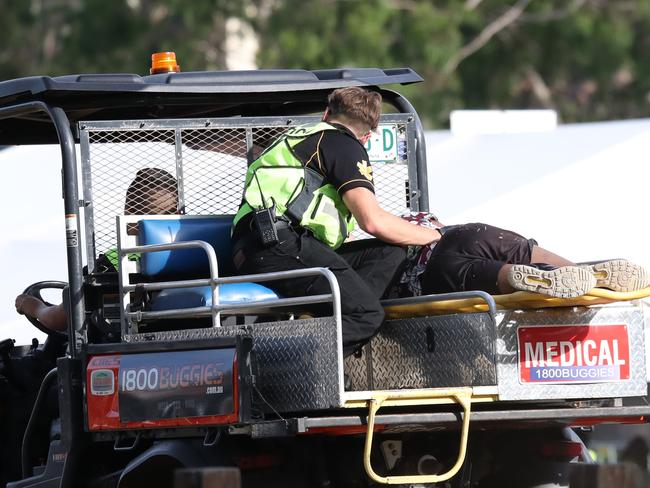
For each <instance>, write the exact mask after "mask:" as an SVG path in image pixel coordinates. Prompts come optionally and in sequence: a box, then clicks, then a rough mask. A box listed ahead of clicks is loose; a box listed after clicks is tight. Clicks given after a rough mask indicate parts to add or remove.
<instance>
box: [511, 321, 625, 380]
mask: <svg viewBox="0 0 650 488" xmlns="http://www.w3.org/2000/svg"><path fill="white" fill-rule="evenodd" d="M517 339H518V343H519V344H518V345H519V348H518V350H519V381H520V382H522V383H602V382H610V381H622V380H627V379H629V378H630V347H629V341H628V334H627V326H625V325H570V326H564V325H562V326H544V327H537V326H533V327H519V329H517Z"/></svg>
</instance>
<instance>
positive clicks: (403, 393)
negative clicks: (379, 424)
mask: <svg viewBox="0 0 650 488" xmlns="http://www.w3.org/2000/svg"><path fill="white" fill-rule="evenodd" d="M365 393H367V394H368V395H367V398H365V399H354V400H349V401H346V403H345V406H346V407H350V408H354V407H359V406H362V405H363V406H367V407H368V426H367V431H366V442H365V447H364V451H363V465H364V468H365V469H366V473H367V474H368V476H369V477H370V478H371V479H372V480H373V481H375V482H377V483H383V484H387V485H396V484H415V483H439V482H441V481H446V480H448V479H450V478H451V477H453V476H454V475H455V474H456V473H458V471H459V470H460V468H461V466H462V465H463V463H464V462H465V454H466V452H467V440H468V438H469V420H470V411H471V404H472V403H473V402H485V401H494V400H495V399H496V396H495V395H483V396H481V395H478V396H474V393H473V389H472V388H469V387H468V388H435V389H419V390H393V391H369V392H365ZM448 403H455V404H459V405H460V406H461V407H462V408H463V422H462V427H461V432H460V448H459V451H458V458H457V460H456V463H455V464H454V466H453V467H452V468H451V469H450V470H449V471H447V472H446V473H442V474H434V475H403V476H379V475H378V474H377V473H376V472H375V470H374V469H373V468H372V464H371V461H370V454H371V452H372V440H373V434H374V429H375V416H376V414H377V411H378V410H379V409H380V408H381V407H388V406H411V405H436V404H448Z"/></svg>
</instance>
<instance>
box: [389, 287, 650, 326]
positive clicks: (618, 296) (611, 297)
mask: <svg viewBox="0 0 650 488" xmlns="http://www.w3.org/2000/svg"><path fill="white" fill-rule="evenodd" d="M647 297H650V286H648V287H646V288H643V289H642V290H637V291H631V292H615V291H611V290H606V289H604V288H593V289H592V290H591V291H590V292H589V293H587V294H586V295H582V296H579V297H576V298H554V297H548V296H545V295H540V294H539V293H531V292H526V291H518V292H515V293H510V294H508V295H494V297H493V298H494V301H495V303H496V305H497V308H499V309H531V308H553V307H579V306H580V307H586V306H589V305H601V304H605V303H613V302H620V301H629V300H639V299H642V298H647ZM385 311H386V317H387V318H389V319H398V318H407V317H422V316H426V315H444V314H450V313H461V312H462V313H472V312H487V311H488V305H487V304H486V302H485V301H484V300H482V299H480V298H466V299H461V300H444V301H440V302H418V303H413V304H404V305H389V306H386V307H385Z"/></svg>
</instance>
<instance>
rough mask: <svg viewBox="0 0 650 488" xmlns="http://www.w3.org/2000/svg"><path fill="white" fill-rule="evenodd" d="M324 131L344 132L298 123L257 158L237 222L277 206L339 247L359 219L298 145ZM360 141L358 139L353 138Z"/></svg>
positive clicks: (278, 213)
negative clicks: (306, 160) (299, 152)
mask: <svg viewBox="0 0 650 488" xmlns="http://www.w3.org/2000/svg"><path fill="white" fill-rule="evenodd" d="M324 131H340V132H342V131H341V130H340V129H337V128H336V127H334V126H333V125H330V124H328V123H326V122H319V123H317V124H315V125H306V126H302V127H296V128H295V129H292V130H290V131H288V132H287V133H286V134H285V135H284V136H282V137H281V138H280V139H279V140H278V141H276V142H275V143H274V144H273V145H272V146H271V147H269V148H268V149H267V150H266V151H265V152H264V153H263V154H262V155H261V156H260V157H259V158H258V159H257V160H255V161H254V162H253V164H251V165H250V166H249V168H248V171H247V173H246V183H245V189H244V198H243V201H242V204H241V206H240V207H239V211H238V212H237V215H235V218H234V221H233V228H234V225H236V224H237V222H239V220H240V219H241V218H242V217H244V216H245V215H248V214H249V213H251V212H253V211H254V210H259V209H262V208H270V207H272V206H274V205H275V214H276V216H284V217H285V218H288V219H289V220H290V221H291V222H292V223H293V224H299V225H301V226H302V227H305V228H306V229H309V230H310V231H311V232H312V233H313V234H314V237H316V239H318V240H320V241H321V242H323V243H325V244H327V245H328V246H330V247H331V248H333V249H336V248H337V247H339V246H340V245H341V244H342V243H343V241H345V239H346V237H347V236H348V235H349V234H350V232H352V231H353V230H354V228H355V225H356V221H355V220H354V217H353V216H352V213H351V212H350V211H349V210H348V208H347V207H346V206H345V203H343V200H342V199H341V196H340V195H339V193H338V192H337V191H336V188H335V187H334V186H333V185H332V184H331V183H324V181H323V180H324V178H323V176H322V175H321V174H320V173H318V172H317V171H315V170H313V169H311V168H305V167H304V166H303V164H302V162H301V161H300V159H299V158H298V156H296V154H295V151H294V148H295V147H296V145H298V144H300V143H301V142H302V141H304V140H305V139H306V138H307V137H310V136H312V135H314V134H318V133H319V132H324ZM355 140H356V139H355Z"/></svg>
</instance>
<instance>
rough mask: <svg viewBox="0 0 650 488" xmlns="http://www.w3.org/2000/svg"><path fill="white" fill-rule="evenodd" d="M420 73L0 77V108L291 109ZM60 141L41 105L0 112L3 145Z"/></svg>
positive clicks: (128, 114) (77, 111)
mask: <svg viewBox="0 0 650 488" xmlns="http://www.w3.org/2000/svg"><path fill="white" fill-rule="evenodd" d="M420 81H422V78H421V77H420V76H419V75H418V74H417V73H416V72H415V71H413V70H412V69H410V68H393V69H378V68H354V69H327V70H315V71H306V70H255V71H206V72H186V73H166V74H158V75H151V76H139V75H135V74H120V73H117V74H79V75H67V76H59V77H54V78H51V77H47V76H32V77H28V78H18V79H15V80H9V81H4V82H0V110H1V109H2V108H3V107H9V106H13V105H17V104H21V103H28V102H44V103H46V104H47V105H49V106H53V107H60V108H62V109H63V110H64V111H65V113H66V115H67V117H68V119H69V120H70V123H71V124H74V123H76V122H77V121H79V120H113V119H115V120H125V119H151V118H179V117H229V116H264V115H295V114H304V113H310V112H314V111H318V110H322V108H323V104H324V102H325V100H326V97H327V95H328V94H329V92H330V91H331V90H333V89H336V88H342V87H346V86H369V87H379V86H383V85H390V84H402V85H406V84H410V83H417V82H420ZM7 115H8V114H7V113H5V114H4V115H0V116H4V117H7ZM57 142H58V139H57V136H56V132H55V131H54V128H53V125H52V123H51V120H50V119H49V117H48V116H47V114H45V113H41V112H34V113H30V114H29V115H21V116H14V117H12V118H8V117H7V118H3V119H0V145H2V144H42V143H57Z"/></svg>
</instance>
